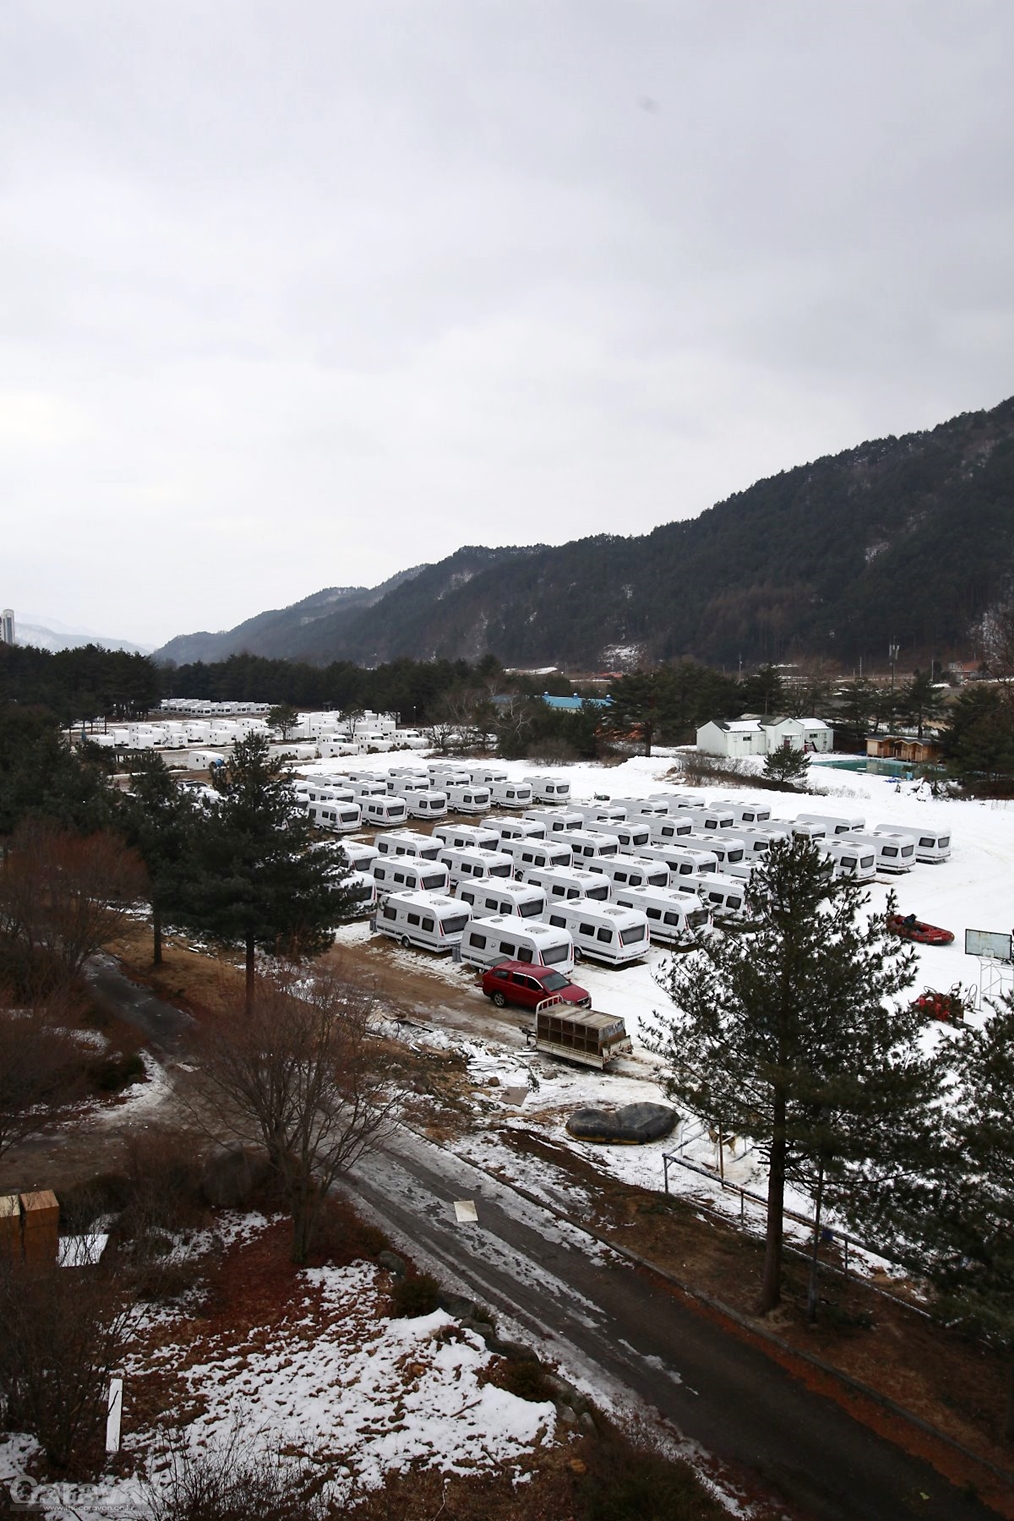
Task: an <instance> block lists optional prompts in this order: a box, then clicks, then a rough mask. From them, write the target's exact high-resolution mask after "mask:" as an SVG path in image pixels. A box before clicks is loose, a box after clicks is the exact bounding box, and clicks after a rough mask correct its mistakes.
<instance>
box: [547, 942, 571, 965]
mask: <svg viewBox="0 0 1014 1521" xmlns="http://www.w3.org/2000/svg"><path fill="white" fill-rule="evenodd" d="M542 959H543V961H544V962H545V963H546V965H547V966H549V965H550V964H551V963H552V962H554V961H566V959H567V947H566V946H565V945H551V946H550V947H549V949H548V950H546V951H543V953H542Z"/></svg>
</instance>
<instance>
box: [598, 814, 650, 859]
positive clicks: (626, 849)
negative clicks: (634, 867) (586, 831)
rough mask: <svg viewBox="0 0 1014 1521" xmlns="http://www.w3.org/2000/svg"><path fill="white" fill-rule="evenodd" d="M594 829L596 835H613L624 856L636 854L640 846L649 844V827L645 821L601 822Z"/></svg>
mask: <svg viewBox="0 0 1014 1521" xmlns="http://www.w3.org/2000/svg"><path fill="white" fill-rule="evenodd" d="M595 829H596V832H597V833H598V834H611V835H613V836H614V837H615V839H616V842H617V844H618V845H619V847H620V850H621V851H622V852H623V853H624V854H625V855H632V854H636V852H637V851H639V850H640V848H641V846H642V845H648V844H650V842H651V826H650V824H649V823H648V820H647V819H624V820H623V822H622V823H619V824H613V823H608V822H606V821H605V820H603V822H602V823H600V824H596V826H595Z"/></svg>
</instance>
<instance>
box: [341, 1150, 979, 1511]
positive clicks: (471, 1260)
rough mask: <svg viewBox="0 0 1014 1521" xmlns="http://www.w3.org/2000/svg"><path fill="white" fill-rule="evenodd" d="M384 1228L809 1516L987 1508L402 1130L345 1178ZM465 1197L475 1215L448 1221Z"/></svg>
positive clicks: (645, 1281) (598, 1378) (570, 1232)
mask: <svg viewBox="0 0 1014 1521" xmlns="http://www.w3.org/2000/svg"><path fill="white" fill-rule="evenodd" d="M348 1182H349V1184H350V1187H351V1188H352V1189H353V1190H354V1191H355V1192H356V1193H358V1194H359V1195H360V1196H361V1198H362V1199H363V1200H364V1202H365V1203H367V1204H368V1205H369V1206H370V1208H371V1209H372V1211H373V1212H374V1213H375V1214H376V1215H377V1216H378V1217H380V1219H381V1220H382V1221H383V1222H385V1223H386V1224H387V1226H388V1228H389V1230H391V1232H392V1234H393V1235H394V1236H395V1238H398V1237H400V1238H402V1239H404V1240H405V1241H406V1244H407V1243H413V1244H414V1245H415V1247H416V1252H417V1258H418V1254H419V1252H420V1251H421V1252H422V1253H424V1254H425V1255H427V1256H428V1257H429V1258H431V1259H433V1260H434V1261H435V1263H436V1264H437V1265H438V1266H439V1267H440V1268H441V1270H442V1271H443V1272H444V1273H446V1274H447V1275H449V1276H450V1278H451V1279H452V1280H455V1281H456V1282H457V1283H458V1284H459V1285H461V1286H462V1287H463V1291H464V1292H466V1293H468V1294H469V1295H470V1296H472V1297H474V1298H476V1299H477V1300H478V1301H479V1302H481V1303H483V1304H486V1305H488V1306H490V1307H491V1308H493V1309H494V1310H496V1311H498V1312H499V1313H500V1314H503V1315H507V1316H509V1317H511V1318H513V1319H514V1320H515V1321H517V1322H519V1323H520V1324H521V1325H522V1326H524V1327H526V1328H527V1329H528V1330H529V1331H531V1332H534V1333H535V1334H536V1335H537V1336H538V1337H539V1338H540V1339H542V1340H543V1341H544V1342H548V1345H549V1350H550V1351H551V1352H552V1353H553V1354H555V1355H558V1356H559V1357H560V1358H561V1360H562V1361H563V1362H564V1363H566V1364H567V1365H569V1366H570V1367H571V1368H576V1369H578V1370H583V1371H584V1374H585V1376H587V1377H590V1378H591V1379H592V1380H593V1381H595V1382H596V1383H597V1384H598V1385H599V1386H601V1387H604V1388H607V1389H608V1388H610V1387H611V1388H613V1389H616V1388H617V1387H618V1386H619V1387H622V1388H623V1389H627V1390H631V1391H633V1392H634V1393H635V1394H636V1395H638V1396H640V1397H641V1398H642V1399H643V1400H645V1401H646V1402H647V1403H649V1404H650V1405H652V1406H654V1407H655V1408H656V1409H657V1410H659V1411H660V1412H661V1413H662V1414H663V1415H664V1416H665V1417H666V1418H667V1419H668V1420H670V1421H671V1422H672V1423H673V1424H675V1425H676V1426H677V1427H678V1429H679V1430H680V1431H681V1432H682V1433H683V1435H684V1436H685V1437H686V1438H688V1439H690V1440H691V1441H694V1442H696V1443H698V1444H700V1446H701V1447H703V1448H705V1449H706V1450H707V1451H708V1452H710V1453H712V1454H714V1455H715V1456H716V1457H717V1458H718V1459H719V1460H720V1461H721V1462H722V1463H724V1464H727V1465H729V1467H730V1469H731V1470H732V1472H733V1473H734V1474H735V1472H736V1471H737V1470H739V1471H742V1470H743V1469H749V1470H750V1471H751V1472H752V1473H753V1474H754V1475H756V1476H757V1478H758V1479H759V1480H760V1482H761V1484H762V1485H763V1486H764V1487H765V1488H767V1489H768V1490H769V1491H770V1493H771V1495H772V1497H773V1498H774V1499H776V1500H778V1501H781V1502H782V1503H783V1504H785V1505H786V1506H788V1507H789V1508H790V1509H791V1510H792V1512H793V1513H794V1514H796V1515H802V1516H805V1517H811V1518H814V1521H857V1518H862V1521H903V1518H907V1517H922V1518H925V1521H982V1518H984V1517H987V1516H994V1521H995V1513H994V1512H992V1511H989V1510H987V1509H986V1508H985V1507H984V1506H982V1505H981V1504H980V1503H979V1502H978V1501H976V1500H974V1499H972V1498H970V1497H967V1496H966V1495H964V1494H962V1493H961V1492H959V1491H958V1490H956V1489H955V1488H954V1487H953V1486H952V1485H950V1484H949V1483H947V1481H946V1480H944V1479H942V1478H941V1477H940V1476H939V1475H938V1474H937V1473H936V1472H935V1471H934V1470H933V1469H931V1468H930V1467H928V1466H927V1465H926V1464H924V1463H922V1462H920V1461H918V1460H917V1459H914V1458H910V1457H909V1456H907V1455H906V1454H905V1453H903V1452H902V1451H901V1450H900V1449H898V1448H895V1447H893V1446H892V1445H891V1444H890V1443H888V1442H885V1441H883V1440H881V1439H880V1438H879V1437H877V1436H876V1435H875V1434H874V1433H872V1432H871V1431H869V1430H868V1429H867V1428H866V1427H864V1426H862V1425H860V1424H859V1423H858V1422H857V1421H854V1420H853V1419H852V1418H851V1417H850V1416H848V1415H847V1413H846V1412H845V1411H844V1410H842V1409H841V1408H840V1407H839V1406H838V1405H836V1404H834V1403H833V1402H831V1401H829V1400H826V1399H824V1398H822V1397H821V1396H819V1395H816V1394H813V1393H811V1392H810V1391H808V1390H807V1389H806V1388H804V1386H803V1385H802V1384H800V1383H799V1382H797V1381H796V1380H795V1379H793V1378H792V1377H791V1376H790V1375H789V1374H787V1373H786V1372H785V1371H784V1370H783V1369H782V1368H780V1367H779V1365H778V1364H777V1363H775V1362H774V1361H773V1360H771V1359H770V1358H768V1357H766V1356H765V1355H764V1354H763V1353H761V1352H759V1351H757V1350H756V1349H754V1348H753V1347H751V1346H749V1345H747V1344H746V1343H744V1342H743V1341H741V1340H740V1339H739V1337H737V1336H735V1335H733V1334H731V1333H730V1332H728V1331H727V1330H725V1329H724V1328H723V1327H722V1326H721V1325H720V1324H719V1323H717V1322H716V1321H715V1320H713V1319H711V1318H709V1317H707V1316H705V1315H702V1314H698V1313H697V1312H696V1311H694V1310H693V1309H690V1308H688V1307H687V1306H686V1304H685V1303H683V1302H682V1301H681V1300H680V1299H678V1298H676V1297H675V1296H674V1295H672V1294H671V1293H669V1292H668V1290H667V1289H666V1288H665V1287H664V1285H662V1284H660V1283H659V1281H658V1280H657V1279H655V1278H654V1276H653V1275H651V1274H650V1273H647V1272H641V1271H639V1270H637V1269H636V1268H633V1267H631V1266H630V1265H629V1264H628V1263H626V1262H624V1261H623V1260H622V1259H620V1258H619V1257H617V1256H616V1255H615V1254H614V1253H611V1252H610V1251H609V1250H608V1248H605V1247H603V1246H601V1245H600V1244H599V1243H598V1242H597V1241H595V1239H594V1238H593V1237H590V1236H588V1235H586V1234H585V1233H584V1232H583V1231H580V1230H578V1229H576V1228H574V1227H571V1226H569V1225H568V1224H567V1223H566V1222H561V1221H560V1220H559V1219H558V1218H557V1217H556V1216H555V1215H554V1214H553V1213H552V1212H551V1211H550V1210H549V1209H544V1208H542V1207H540V1206H538V1205H535V1204H533V1203H531V1202H529V1201H528V1200H526V1199H524V1198H523V1197H521V1196H520V1195H518V1194H516V1193H514V1192H513V1190H511V1189H510V1188H508V1187H506V1186H504V1185H501V1184H499V1183H498V1182H496V1181H495V1180H493V1179H491V1178H490V1177H489V1176H488V1175H487V1174H485V1173H483V1172H481V1171H479V1170H478V1169H476V1168H474V1167H472V1166H471V1165H469V1164H468V1163H467V1162H463V1161H461V1160H460V1159H458V1158H456V1157H454V1156H453V1155H451V1154H450V1153H449V1152H447V1151H446V1150H444V1149H443V1148H440V1147H436V1146H432V1145H430V1144H429V1143H427V1142H426V1141H424V1140H422V1139H420V1138H418V1137H416V1136H415V1135H413V1134H412V1133H411V1132H405V1131H399V1132H398V1133H397V1135H396V1136H395V1137H394V1138H393V1139H392V1141H391V1142H390V1143H389V1144H388V1145H387V1146H386V1147H385V1149H384V1150H383V1151H382V1152H380V1153H377V1154H374V1155H373V1156H371V1157H369V1158H366V1159H364V1160H363V1161H362V1162H361V1163H360V1164H359V1165H358V1167H357V1169H356V1171H355V1173H354V1174H353V1175H352V1176H351V1177H350V1178H349V1180H348ZM459 1199H474V1200H475V1201H476V1204H477V1209H478V1216H479V1224H478V1225H458V1224H456V1223H455V1216H454V1209H453V1202H454V1201H455V1200H459Z"/></svg>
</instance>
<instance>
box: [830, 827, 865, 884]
mask: <svg viewBox="0 0 1014 1521" xmlns="http://www.w3.org/2000/svg"><path fill="white" fill-rule="evenodd" d="M819 849H820V851H821V854H822V855H825V856H827V857H828V859H829V860H830V861H831V863H832V865H833V866H834V874H835V876H836V877H852V878H854V879H855V881H857V882H870V881H872V879H873V878H874V877H875V876H876V874H877V852H876V850H875V849H874V847H873V846H872V845H862V844H859V843H855V844H853V842H852V841H851V839H850V838H849V836H848V835H845V836H843V837H839V838H837V839H827V840H821V842H820V846H819Z"/></svg>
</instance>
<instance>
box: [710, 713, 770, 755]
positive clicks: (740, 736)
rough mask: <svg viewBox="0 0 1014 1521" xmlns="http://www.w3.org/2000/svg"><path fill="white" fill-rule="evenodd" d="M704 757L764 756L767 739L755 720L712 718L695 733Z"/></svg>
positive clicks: (759, 724) (758, 721) (758, 722)
mask: <svg viewBox="0 0 1014 1521" xmlns="http://www.w3.org/2000/svg"><path fill="white" fill-rule="evenodd" d="M697 748H698V750H701V751H703V752H704V754H705V755H731V756H740V755H766V754H767V739H766V737H765V734H764V730H763V729H762V728H761V723H760V720H759V719H757V718H730V719H725V718H714V719H711V720H709V722H708V723H706V724H702V725H701V727H700V728H699V729H698V731H697Z"/></svg>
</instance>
